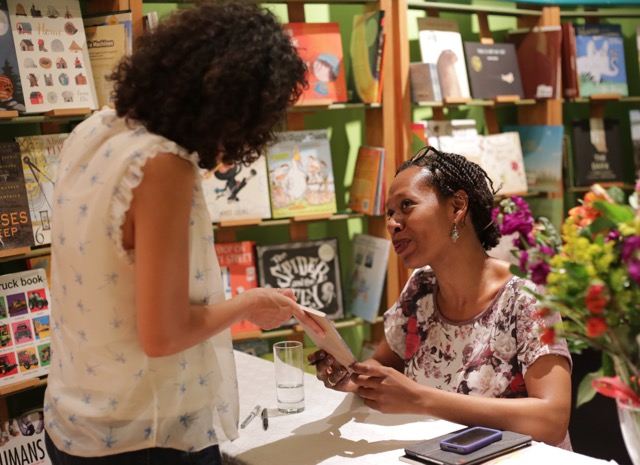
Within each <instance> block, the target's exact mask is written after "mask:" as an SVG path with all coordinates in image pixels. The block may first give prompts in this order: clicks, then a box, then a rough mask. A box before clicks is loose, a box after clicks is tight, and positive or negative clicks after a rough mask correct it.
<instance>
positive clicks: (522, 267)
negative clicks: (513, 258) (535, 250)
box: [518, 250, 529, 272]
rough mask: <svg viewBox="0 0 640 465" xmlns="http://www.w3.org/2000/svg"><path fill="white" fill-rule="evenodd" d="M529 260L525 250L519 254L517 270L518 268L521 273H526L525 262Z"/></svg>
mask: <svg viewBox="0 0 640 465" xmlns="http://www.w3.org/2000/svg"><path fill="white" fill-rule="evenodd" d="M528 260H529V252H527V251H526V250H524V251H523V252H522V253H521V254H520V260H519V264H518V268H520V270H521V271H522V272H526V271H527V261H528Z"/></svg>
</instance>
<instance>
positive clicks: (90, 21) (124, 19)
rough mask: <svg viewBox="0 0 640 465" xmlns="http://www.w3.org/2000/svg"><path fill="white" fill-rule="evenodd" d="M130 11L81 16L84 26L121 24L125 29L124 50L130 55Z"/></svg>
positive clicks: (131, 47) (131, 31)
mask: <svg viewBox="0 0 640 465" xmlns="http://www.w3.org/2000/svg"><path fill="white" fill-rule="evenodd" d="M131 19H132V15H131V11H130V10H123V11H115V12H109V13H104V14H96V15H88V16H84V17H83V18H82V21H83V23H84V26H85V27H90V26H106V25H110V26H113V25H115V24H122V26H124V30H125V36H126V40H125V50H126V53H127V55H131V52H132V51H133V30H132V28H131Z"/></svg>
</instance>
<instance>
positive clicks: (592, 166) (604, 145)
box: [572, 118, 624, 186]
mask: <svg viewBox="0 0 640 465" xmlns="http://www.w3.org/2000/svg"><path fill="white" fill-rule="evenodd" d="M572 158H573V168H574V169H573V172H574V182H575V185H576V186H590V185H591V184H593V183H596V182H623V181H624V175H623V163H622V152H621V150H620V127H619V125H618V122H617V121H616V120H613V119H604V120H602V119H600V118H592V119H590V120H581V121H574V122H573V153H572Z"/></svg>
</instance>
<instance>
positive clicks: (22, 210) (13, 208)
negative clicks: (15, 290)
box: [0, 142, 34, 253]
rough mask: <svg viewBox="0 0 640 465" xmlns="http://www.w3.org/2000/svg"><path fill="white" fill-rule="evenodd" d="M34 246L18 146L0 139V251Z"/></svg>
mask: <svg viewBox="0 0 640 465" xmlns="http://www.w3.org/2000/svg"><path fill="white" fill-rule="evenodd" d="M32 245H34V240H33V228H32V227H31V215H30V214H29V199H28V198H27V189H26V187H25V183H24V172H23V171H22V161H21V156H20V146H19V145H18V144H17V143H15V142H0V253H2V252H5V251H8V250H11V249H17V248H20V247H31V246H32Z"/></svg>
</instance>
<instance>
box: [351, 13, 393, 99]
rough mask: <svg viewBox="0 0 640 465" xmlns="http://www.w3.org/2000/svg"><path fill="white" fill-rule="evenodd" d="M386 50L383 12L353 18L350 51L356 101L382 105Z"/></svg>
mask: <svg viewBox="0 0 640 465" xmlns="http://www.w3.org/2000/svg"><path fill="white" fill-rule="evenodd" d="M384 48H385V47H384V11H382V10H376V11H370V12H368V13H365V14H361V15H354V16H353V29H352V31H351V44H350V47H349V54H350V57H351V78H352V79H351V80H352V82H353V87H354V89H355V92H354V93H353V97H354V98H353V100H354V101H356V102H363V103H380V102H381V101H382V82H383V79H382V76H383V74H382V62H383V54H384Z"/></svg>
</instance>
